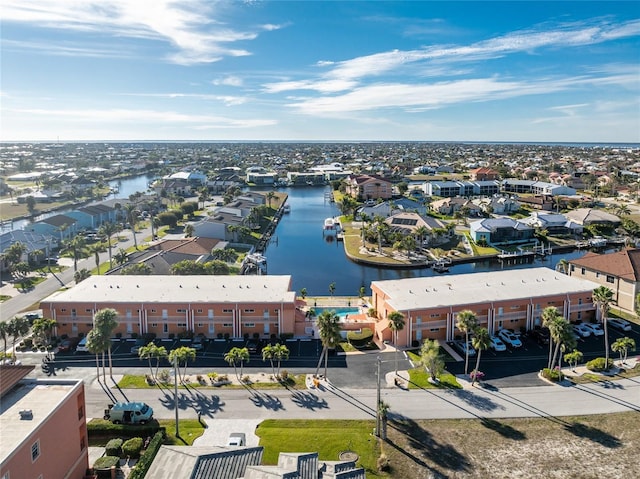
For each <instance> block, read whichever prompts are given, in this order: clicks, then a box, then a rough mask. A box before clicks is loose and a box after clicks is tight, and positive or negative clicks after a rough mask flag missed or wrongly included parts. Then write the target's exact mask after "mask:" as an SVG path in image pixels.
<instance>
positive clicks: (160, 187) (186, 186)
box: [153, 178, 194, 196]
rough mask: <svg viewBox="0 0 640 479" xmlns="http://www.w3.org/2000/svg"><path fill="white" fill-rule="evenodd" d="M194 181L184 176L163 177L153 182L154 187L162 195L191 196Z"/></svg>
mask: <svg viewBox="0 0 640 479" xmlns="http://www.w3.org/2000/svg"><path fill="white" fill-rule="evenodd" d="M193 186H194V185H193V183H191V182H189V181H188V180H186V179H182V178H163V179H162V180H159V181H156V182H155V183H154V184H153V189H154V191H155V192H156V194H158V195H160V196H171V195H178V196H191V195H192V194H193V193H192V190H193Z"/></svg>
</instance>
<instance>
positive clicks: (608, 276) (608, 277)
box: [607, 274, 615, 283]
mask: <svg viewBox="0 0 640 479" xmlns="http://www.w3.org/2000/svg"><path fill="white" fill-rule="evenodd" d="M614 281H615V279H614V277H613V276H611V275H610V274H608V275H607V283H613V282H614Z"/></svg>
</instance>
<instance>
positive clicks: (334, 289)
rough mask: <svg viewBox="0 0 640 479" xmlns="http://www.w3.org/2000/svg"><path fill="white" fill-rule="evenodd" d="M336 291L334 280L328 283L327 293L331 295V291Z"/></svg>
mask: <svg viewBox="0 0 640 479" xmlns="http://www.w3.org/2000/svg"><path fill="white" fill-rule="evenodd" d="M335 292H336V283H335V281H334V282H332V283H331V284H330V285H329V294H330V295H331V296H333V293H335Z"/></svg>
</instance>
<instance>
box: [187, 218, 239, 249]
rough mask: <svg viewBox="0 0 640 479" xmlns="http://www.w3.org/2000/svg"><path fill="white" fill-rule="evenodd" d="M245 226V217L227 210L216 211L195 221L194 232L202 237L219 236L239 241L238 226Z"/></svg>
mask: <svg viewBox="0 0 640 479" xmlns="http://www.w3.org/2000/svg"><path fill="white" fill-rule="evenodd" d="M241 226H244V218H243V217H242V216H240V215H238V214H235V213H233V212H227V211H220V210H218V211H216V212H215V213H214V214H213V215H211V216H207V217H206V218H204V219H202V220H200V221H197V222H195V223H193V234H194V236H198V237H201V238H217V239H220V240H224V241H232V242H236V241H238V233H237V231H238V228H239V227H241Z"/></svg>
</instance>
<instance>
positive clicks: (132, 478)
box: [128, 430, 165, 479]
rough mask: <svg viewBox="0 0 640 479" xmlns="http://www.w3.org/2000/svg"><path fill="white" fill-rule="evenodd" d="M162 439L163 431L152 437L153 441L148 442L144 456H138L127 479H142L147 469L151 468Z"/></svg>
mask: <svg viewBox="0 0 640 479" xmlns="http://www.w3.org/2000/svg"><path fill="white" fill-rule="evenodd" d="M164 437H165V436H164V430H161V431H158V432H157V433H156V434H155V435H154V436H153V439H151V441H150V442H149V445H148V446H147V449H146V450H145V451H144V454H142V456H140V459H138V462H137V463H136V465H135V466H134V467H133V469H131V472H130V473H129V477H128V479H144V476H145V475H146V474H147V471H148V470H149V467H151V463H152V462H153V460H154V459H155V457H156V454H158V451H159V450H160V446H162V443H163V442H164Z"/></svg>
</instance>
